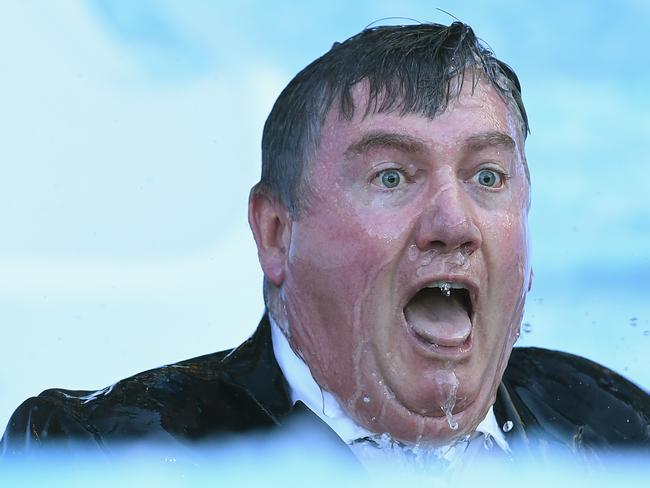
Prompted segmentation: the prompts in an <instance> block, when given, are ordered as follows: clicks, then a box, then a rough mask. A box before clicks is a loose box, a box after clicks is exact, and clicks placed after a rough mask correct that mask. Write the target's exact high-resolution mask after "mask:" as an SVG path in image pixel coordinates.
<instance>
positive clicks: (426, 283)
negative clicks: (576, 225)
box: [2, 22, 650, 463]
mask: <svg viewBox="0 0 650 488" xmlns="http://www.w3.org/2000/svg"><path fill="white" fill-rule="evenodd" d="M527 133H528V122H527V116H526V112H525V109H524V106H523V103H522V100H521V93H520V86H519V81H518V79H517V77H516V75H515V73H514V72H513V71H512V70H511V69H510V68H509V67H508V66H507V65H505V64H504V63H503V62H501V61H499V60H498V59H496V58H495V57H494V56H493V54H492V53H491V52H490V51H488V50H487V49H486V48H485V47H483V46H482V45H481V44H480V43H479V42H478V40H477V39H476V37H475V35H474V33H473V31H472V30H471V29H470V28H469V27H468V26H467V25H464V24H462V23H459V22H456V23H453V24H452V25H451V26H448V27H445V26H441V25H436V24H423V25H414V26H397V27H393V26H390V27H376V28H371V29H367V30H364V31H363V32H361V33H360V34H358V35H356V36H354V37H352V38H350V39H348V40H347V41H345V42H343V43H340V44H339V43H337V44H335V45H334V46H333V47H332V49H331V50H330V51H329V52H328V53H326V54H325V55H324V56H322V57H321V58H319V59H318V60H316V61H314V62H313V63H312V64H310V65H309V66H307V67H306V68H305V69H304V70H303V71H301V72H300V73H299V74H298V75H297V76H296V77H295V78H294V79H293V80H292V81H291V82H290V84H289V85H288V86H287V88H285V90H284V91H283V92H282V94H281V95H280V97H279V98H278V100H277V102H276V104H275V106H274V107H273V110H272V112H271V114H270V116H269V118H268V120H267V122H266V125H265V128H264V135H263V141H262V154H263V162H262V178H261V181H260V183H259V184H258V185H256V186H255V187H254V188H253V190H252V192H251V197H250V204H249V221H250V224H251V228H252V231H253V235H254V237H255V241H256V243H257V247H258V252H259V259H260V263H261V266H262V269H263V271H264V276H265V279H264V295H265V302H266V305H267V314H265V316H264V318H263V319H262V321H261V323H260V325H259V327H258V330H257V331H256V332H255V334H254V335H253V337H251V338H250V339H249V340H248V341H247V342H246V343H244V344H243V345H241V346H240V347H238V348H236V349H234V350H232V351H223V352H220V353H215V354H212V355H208V356H203V357H200V358H195V359H191V360H188V361H183V362H180V363H177V364H174V365H170V366H166V367H163V368H159V369H155V370H152V371H147V372H144V373H141V374H139V375H136V376H134V377H132V378H128V379H126V380H123V381H120V382H118V383H116V384H115V385H113V386H111V387H109V388H107V389H104V390H101V391H98V392H79V391H66V390H47V391H45V392H43V393H42V394H41V395H39V396H38V397H35V398H31V399H28V400H27V401H26V402H25V403H23V405H21V407H19V409H18V410H17V411H16V412H15V413H14V415H13V417H12V418H11V420H10V423H9V426H8V428H7V431H6V433H5V435H4V437H3V440H2V449H3V453H4V455H5V456H7V457H11V456H13V455H19V454H21V453H25V452H34V451H38V447H40V446H47V445H54V444H56V445H67V446H76V445H78V443H82V444H85V445H87V446H95V447H98V448H99V449H101V450H103V451H105V452H110V451H111V450H112V446H114V445H117V444H119V443H121V442H124V441H125V440H129V439H146V440H162V441H164V442H168V441H170V442H172V441H173V442H177V441H178V442H180V443H181V444H187V443H191V442H195V441H199V440H214V439H221V438H224V437H225V436H227V435H229V434H236V433H240V434H241V433H248V432H257V431H259V430H260V429H265V428H276V427H279V426H283V425H285V424H287V423H288V421H289V419H291V418H294V417H295V416H296V415H298V414H300V415H301V416H303V417H305V416H306V417H307V418H310V419H311V421H313V422H315V423H318V424H319V425H323V424H324V425H326V426H327V430H328V432H330V433H332V435H334V436H335V437H336V438H337V440H340V444H341V445H342V446H343V447H344V448H345V449H346V450H347V449H349V450H350V451H351V452H352V453H353V454H354V455H355V456H356V457H357V458H358V459H359V460H361V462H362V463H365V462H367V461H368V459H371V458H373V456H375V454H376V453H378V452H379V453H384V452H386V453H388V455H389V456H398V455H400V453H409V452H410V453H413V452H415V451H416V450H418V449H420V450H421V449H425V450H427V452H431V453H434V454H435V456H436V457H440V458H444V459H448V460H449V461H450V462H452V461H453V460H454V459H459V458H462V457H463V456H464V453H466V452H469V451H470V450H471V449H470V447H471V446H472V445H476V439H477V438H479V439H485V440H488V441H489V442H485V443H484V445H485V446H486V447H490V446H492V447H491V448H492V449H494V450H496V451H497V452H502V453H503V454H505V455H507V456H516V453H517V452H525V451H527V450H528V449H530V448H531V447H533V446H534V445H535V443H536V442H538V441H537V439H543V442H545V443H547V442H552V443H557V444H558V445H560V446H564V447H566V448H568V449H570V450H581V449H592V448H599V447H601V448H604V447H607V446H611V445H626V446H632V445H636V446H645V447H646V448H647V447H648V445H649V443H650V429H649V428H648V425H649V420H650V400H649V398H648V395H647V394H646V393H645V392H643V391H642V390H641V389H639V388H637V387H636V386H634V385H633V384H631V383H629V382H628V381H626V380H625V379H623V378H622V377H620V376H618V375H617V374H615V373H613V372H612V371H609V370H607V369H605V368H603V367H602V366H599V365H597V364H595V363H592V362H590V361H588V360H585V359H582V358H579V357H576V356H572V355H569V354H564V353H558V352H552V351H546V350H541V349H533V348H526V349H516V350H515V351H514V352H513V350H512V347H513V344H514V343H515V341H516V340H517V337H518V335H519V327H520V323H521V318H522V314H523V308H524V301H525V297H526V293H527V291H528V290H529V288H530V285H531V278H532V272H531V267H530V261H529V251H528V231H527V214H528V208H529V202H530V181H529V174H528V168H527V163H526V157H525V152H524V143H525V139H526V136H527ZM511 352H512V355H511ZM321 421H322V423H321ZM346 445H347V447H346Z"/></svg>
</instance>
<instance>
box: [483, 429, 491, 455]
mask: <svg viewBox="0 0 650 488" xmlns="http://www.w3.org/2000/svg"><path fill="white" fill-rule="evenodd" d="M483 447H484V448H485V449H487V450H488V451H489V450H490V449H492V447H494V441H493V440H492V436H491V435H490V434H488V433H484V434H483Z"/></svg>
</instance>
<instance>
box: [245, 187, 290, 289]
mask: <svg viewBox="0 0 650 488" xmlns="http://www.w3.org/2000/svg"><path fill="white" fill-rule="evenodd" d="M292 222H293V221H292V220H291V217H290V216H289V211H288V210H287V208H286V207H285V206H284V205H283V204H282V203H280V202H279V201H278V199H277V198H275V197H274V196H272V195H270V194H269V193H268V192H267V191H265V190H264V189H262V188H260V187H259V186H255V187H253V189H252V190H251V193H250V197H249V199H248V223H249V225H250V226H251V230H252V231H253V237H254V238H255V244H257V255H258V257H259V260H260V265H261V266H262V271H264V276H266V278H267V279H268V280H269V281H271V283H273V284H274V285H276V286H280V285H282V283H283V281H284V273H285V266H286V263H287V257H288V250H289V243H290V242H291V224H292Z"/></svg>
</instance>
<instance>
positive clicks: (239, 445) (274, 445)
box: [0, 425, 650, 488]
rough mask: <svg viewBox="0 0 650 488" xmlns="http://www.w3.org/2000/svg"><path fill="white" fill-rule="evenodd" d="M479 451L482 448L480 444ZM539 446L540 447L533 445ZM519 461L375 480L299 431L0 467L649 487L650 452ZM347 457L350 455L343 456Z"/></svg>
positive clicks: (547, 454) (431, 467)
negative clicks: (210, 443)
mask: <svg viewBox="0 0 650 488" xmlns="http://www.w3.org/2000/svg"><path fill="white" fill-rule="evenodd" d="M479 442H480V441H479ZM531 445H533V444H531ZM534 446H535V447H534V448H532V449H531V450H530V451H528V452H527V454H525V455H523V456H522V455H521V450H519V451H517V450H515V452H514V454H513V456H508V455H505V454H504V453H503V452H500V451H497V452H495V451H494V450H490V449H485V450H483V447H484V446H483V444H482V442H480V443H479V445H478V447H479V448H480V449H478V450H476V451H475V452H474V453H472V455H471V456H468V457H466V458H465V461H466V462H464V463H463V464H462V465H460V466H456V467H453V468H452V467H449V466H448V465H446V464H445V463H443V462H442V461H438V462H436V461H435V460H432V459H431V458H430V457H426V456H424V457H423V458H422V459H426V464H424V463H423V462H422V459H416V458H413V459H411V460H410V461H409V462H407V463H404V462H403V460H401V461H400V462H399V463H395V464H383V465H380V466H378V467H377V469H376V470H374V472H372V473H370V472H368V471H367V470H364V469H363V468H362V467H361V465H360V464H359V463H357V462H356V460H355V459H354V458H353V457H352V456H350V452H348V451H347V448H345V447H344V446H341V445H340V444H337V443H334V442H333V440H332V437H331V436H328V435H324V434H323V432H322V431H318V430H305V429H304V426H301V425H298V426H295V425H294V426H293V427H292V428H291V429H289V430H285V431H284V432H283V433H282V434H281V435H275V434H274V435H265V434H259V435H257V436H247V437H246V438H245V439H244V438H240V439H236V438H233V439H231V440H230V441H229V442H219V443H218V444H215V445H203V446H202V447H200V448H188V447H182V446H181V445H180V444H174V445H169V444H165V445H159V446H155V445H152V444H143V443H129V444H126V445H124V446H123V447H124V448H123V449H122V450H120V451H119V452H115V451H113V452H111V453H110V455H109V456H110V457H109V456H107V455H106V453H103V452H101V451H99V450H98V451H97V452H96V453H89V452H88V450H87V449H86V450H82V449H76V450H75V449H74V446H73V445H70V444H66V445H65V446H64V445H62V446H61V447H63V448H64V449H62V450H57V451H54V450H53V451H41V452H37V453H35V454H33V455H31V454H30V457H28V458H21V459H12V458H11V457H10V456H7V453H5V457H4V458H3V460H2V461H0V486H47V487H59V486H61V487H63V486H65V487H77V486H83V487H86V486H93V487H104V486H111V487H113V486H120V485H123V486H157V487H176V486H200V485H203V484H208V483H210V484H212V483H214V482H217V483H218V484H219V485H224V484H228V483H232V484H235V485H238V486H255V485H264V486H304V485H307V486H337V487H338V486H358V485H359V484H360V483H368V482H371V483H372V484H373V486H396V485H399V486H409V485H411V484H413V485H416V486H442V487H447V486H449V487H451V486H453V487H459V486H482V485H485V484H488V485H490V486H497V485H498V486H525V487H527V488H530V487H533V486H544V487H546V486H589V487H590V488H595V487H601V486H602V487H611V486H617V485H618V486H621V485H622V486H626V487H628V486H644V487H645V486H648V478H649V475H650V452H649V451H648V449H647V448H646V450H645V451H644V452H641V451H627V452H626V451H616V452H612V451H608V452H593V451H589V452H574V453H568V452H567V451H566V450H558V449H555V448H554V447H553V444H552V443H550V442H544V441H540V440H536V441H534ZM341 447H343V449H342V448H341Z"/></svg>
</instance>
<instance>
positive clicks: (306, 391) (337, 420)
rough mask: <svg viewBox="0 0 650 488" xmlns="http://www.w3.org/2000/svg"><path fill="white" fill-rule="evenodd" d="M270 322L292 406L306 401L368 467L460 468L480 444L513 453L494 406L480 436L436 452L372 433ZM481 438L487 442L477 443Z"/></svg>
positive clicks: (275, 349)
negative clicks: (438, 465) (439, 465)
mask: <svg viewBox="0 0 650 488" xmlns="http://www.w3.org/2000/svg"><path fill="white" fill-rule="evenodd" d="M270 322H271V338H272V341H273V352H274V354H275V359H276V360H277V362H278V365H279V366H280V369H281V370H282V373H283V374H284V377H285V378H286V380H287V383H288V384H289V389H290V392H291V401H292V403H294V404H295V403H296V402H297V401H298V400H300V401H301V402H303V403H304V404H305V405H306V406H307V407H308V408H309V409H310V410H311V411H312V412H314V413H315V414H316V415H318V417H319V418H320V419H321V420H322V421H323V422H325V423H326V424H327V425H328V426H329V427H330V428H331V429H332V430H333V431H334V432H335V433H336V434H337V435H338V436H339V437H340V438H341V440H342V441H343V442H345V443H346V444H347V445H348V446H350V448H351V449H352V451H353V452H354V454H355V455H356V456H357V458H358V459H359V460H360V461H361V462H362V464H364V465H365V466H366V467H369V468H371V467H372V466H373V465H374V466H380V465H382V464H383V463H384V462H385V461H386V458H387V457H389V458H392V459H393V460H395V458H402V460H405V461H406V462H410V463H413V462H415V463H416V464H421V463H422V460H426V462H430V461H431V460H432V459H435V460H437V461H438V462H442V463H443V464H445V465H446V467H454V466H456V465H458V463H459V462H460V460H461V459H463V458H465V457H467V453H468V452H469V451H470V449H469V446H470V444H471V445H472V446H473V447H472V449H473V450H474V451H476V449H477V448H476V445H477V444H479V445H482V446H483V447H485V449H486V450H489V449H492V447H493V445H494V444H496V446H498V447H499V448H500V450H501V451H503V452H504V453H506V454H508V453H509V452H510V448H509V447H508V442H507V441H506V439H505V437H504V435H503V432H502V431H501V429H500V428H499V426H498V425H497V420H496V417H495V415H494V411H493V408H492V407H490V410H489V411H488V413H487V415H486V416H485V418H484V419H483V420H482V421H481V423H480V424H479V425H478V427H477V428H476V432H477V433H478V434H475V435H474V436H473V437H472V438H471V439H470V440H466V441H465V442H455V443H453V444H450V445H448V446H442V447H437V448H435V449H429V450H425V449H423V448H421V447H418V446H409V445H405V444H401V443H396V442H395V441H393V440H391V439H390V437H389V436H388V435H387V434H383V435H381V434H376V433H374V432H370V431H369V430H367V429H365V428H364V427H362V426H360V425H359V424H357V423H356V422H355V421H354V420H352V419H351V418H350V417H349V416H348V415H347V414H346V413H345V411H344V410H343V408H342V407H341V405H340V404H339V402H338V400H337V399H336V398H335V397H334V395H332V394H331V393H330V392H328V391H326V390H323V389H321V388H320V387H319V386H318V384H317V383H316V381H315V380H314V378H313V377H312V375H311V372H310V371H309V367H308V366H307V365H306V364H305V362H304V361H303V360H302V359H301V358H300V357H298V355H297V354H296V353H295V352H294V351H293V350H292V349H291V346H290V345H289V341H288V340H287V338H286V337H285V335H284V333H283V332H282V330H280V327H279V326H278V325H277V324H276V323H275V321H274V320H273V319H272V318H271V319H270ZM481 434H482V435H481ZM362 438H370V439H372V440H371V441H370V442H358V441H359V439H362ZM481 438H482V439H483V442H482V443H480V442H477V441H480V440H481ZM409 460H410V461H409ZM398 461H399V459H398Z"/></svg>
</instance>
